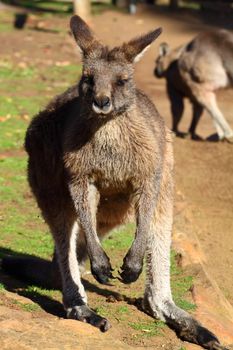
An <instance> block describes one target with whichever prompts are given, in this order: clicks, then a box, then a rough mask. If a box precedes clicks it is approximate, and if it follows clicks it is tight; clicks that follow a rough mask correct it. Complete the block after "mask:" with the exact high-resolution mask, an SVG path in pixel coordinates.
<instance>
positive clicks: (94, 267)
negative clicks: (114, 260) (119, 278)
mask: <svg viewBox="0 0 233 350" xmlns="http://www.w3.org/2000/svg"><path fill="white" fill-rule="evenodd" d="M112 271H113V269H112V266H111V264H110V261H109V258H108V256H107V255H106V254H105V253H104V254H101V255H99V257H98V258H97V259H92V261H91V273H92V275H93V276H94V277H95V279H96V280H97V281H98V282H99V283H101V284H109V279H113V278H114V277H113V275H112Z"/></svg>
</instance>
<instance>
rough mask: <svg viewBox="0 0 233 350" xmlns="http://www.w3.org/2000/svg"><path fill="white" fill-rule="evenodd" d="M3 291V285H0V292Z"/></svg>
mask: <svg viewBox="0 0 233 350" xmlns="http://www.w3.org/2000/svg"><path fill="white" fill-rule="evenodd" d="M4 290H5V286H4V284H3V283H0V292H3V291H4Z"/></svg>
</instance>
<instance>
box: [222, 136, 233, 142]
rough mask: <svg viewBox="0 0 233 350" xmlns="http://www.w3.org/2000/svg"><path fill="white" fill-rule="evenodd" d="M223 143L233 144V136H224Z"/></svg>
mask: <svg viewBox="0 0 233 350" xmlns="http://www.w3.org/2000/svg"><path fill="white" fill-rule="evenodd" d="M222 141H227V142H228V143H231V144H233V135H232V136H224V138H223V139H222Z"/></svg>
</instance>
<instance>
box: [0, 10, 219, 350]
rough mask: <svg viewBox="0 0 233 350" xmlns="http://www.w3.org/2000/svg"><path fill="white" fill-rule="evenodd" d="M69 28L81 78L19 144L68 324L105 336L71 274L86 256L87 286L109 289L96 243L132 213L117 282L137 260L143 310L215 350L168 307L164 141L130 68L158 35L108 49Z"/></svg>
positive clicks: (169, 205) (103, 323) (169, 183)
mask: <svg viewBox="0 0 233 350" xmlns="http://www.w3.org/2000/svg"><path fill="white" fill-rule="evenodd" d="M70 25H71V31H72V33H73V35H74V38H75V40H76V42H77V44H78V46H79V47H80V49H81V51H82V55H83V72H82V76H81V79H80V81H79V83H78V84H77V85H75V86H73V87H71V88H70V89H68V90H67V91H66V92H65V93H63V94H61V95H60V96H58V97H57V98H55V100H53V101H52V102H51V103H50V104H49V105H48V106H47V108H46V109H45V110H44V111H42V112H40V113H39V114H38V115H37V116H35V117H34V119H33V120H32V122H31V124H30V126H29V128H28V130H27V134H26V140H25V147H26V150H27V152H28V155H29V161H28V179H29V183H30V186H31V189H32V191H33V193H34V195H35V198H36V200H37V203H38V205H39V207H40V209H41V211H42V214H43V216H44V218H45V220H46V222H47V224H48V225H49V227H50V230H51V233H52V235H53V238H54V241H55V250H56V253H55V256H56V259H57V262H58V266H59V270H60V275H61V280H62V291H63V304H64V308H65V310H66V312H67V317H68V318H72V319H76V320H79V321H84V322H88V323H90V324H92V325H93V326H95V327H98V328H99V329H100V330H101V331H107V330H108V329H109V328H110V323H109V321H108V320H107V319H106V318H103V317H101V316H99V315H97V314H96V313H95V312H94V311H93V310H92V309H91V308H89V306H88V305H87V296H86V293H85V290H84V287H83V284H82V282H81V278H80V270H79V267H80V264H82V262H83V261H84V260H85V258H86V256H87V255H88V256H89V258H90V262H91V271H92V274H93V275H94V277H95V278H96V280H97V281H99V282H100V283H108V282H109V280H110V279H111V278H112V267H111V264H110V260H109V258H108V256H107V255H106V253H105V252H104V250H103V248H102V246H101V244H100V239H101V238H102V237H103V236H104V235H105V234H106V233H107V232H109V231H110V230H111V229H112V228H113V227H116V226H117V225H119V224H122V223H124V222H126V221H127V219H128V218H129V217H132V213H133V215H134V217H135V221H136V233H135V239H134V241H133V243H132V246H131V247H130V249H129V251H128V253H127V254H126V256H125V258H124V261H123V265H122V269H121V273H120V275H121V280H122V282H124V283H131V282H134V281H135V280H136V279H137V278H138V276H139V275H140V273H141V271H142V267H143V258H144V256H145V254H146V259H147V281H146V287H145V292H144V298H143V302H142V308H143V310H144V311H145V312H147V313H149V314H150V315H151V316H152V317H154V318H158V319H162V320H164V321H165V322H167V324H168V325H170V326H171V327H172V328H173V329H175V331H176V332H177V334H178V335H179V336H180V337H182V338H183V339H185V340H188V341H190V342H194V343H197V344H200V345H202V346H205V347H206V348H207V349H213V348H214V346H215V348H218V349H220V348H221V346H220V345H219V342H218V339H217V338H216V337H215V335H214V334H212V333H211V332H210V331H209V330H208V329H206V328H204V327H202V326H201V325H200V323H198V322H197V321H196V320H195V319H194V318H193V317H192V316H191V315H189V314H188V313H187V312H185V311H183V310H182V309H180V308H179V307H177V306H176V305H175V303H174V301H173V299H172V294H171V288H170V245H171V230H172V217H173V150H172V137H171V132H170V131H169V130H168V128H167V127H166V126H165V123H164V120H163V119H162V118H161V116H160V115H159V113H158V112H157V110H156V108H155V106H154V105H153V103H152V102H151V101H150V100H149V98H148V97H147V96H146V95H145V94H144V93H143V92H142V91H140V90H138V89H137V88H136V87H135V83H134V80H133V73H134V62H135V61H137V60H138V59H140V57H141V56H142V54H143V52H144V51H145V50H146V49H147V48H148V47H149V46H150V44H151V43H152V42H153V41H154V40H155V39H156V38H157V37H158V35H159V34H160V33H161V29H156V30H154V31H151V32H149V33H147V34H145V35H142V36H140V37H137V38H135V39H133V40H131V41H129V42H128V43H124V44H122V45H121V46H119V47H115V48H113V49H109V48H108V47H106V46H103V45H102V44H101V43H100V42H99V41H98V40H97V39H96V38H95V36H94V34H93V33H92V31H91V29H90V28H89V27H88V25H87V24H86V23H85V22H84V21H83V20H82V19H81V18H80V17H78V16H73V17H72V18H71V24H70ZM28 261H29V260H28ZM28 261H26V262H25V261H21V262H22V263H20V262H19V260H18V262H17V261H14V260H7V259H5V260H4V261H3V266H4V267H5V269H6V270H7V269H8V270H11V271H12V270H13V266H14V269H15V271H16V273H19V274H20V271H19V270H20V268H21V267H23V268H25V267H26V265H30V266H33V265H31V264H29V263H28ZM39 262H40V261H37V263H38V264H39ZM38 264H37V266H38ZM7 266H8V267H7ZM46 267H47V265H44V266H43V269H42V271H43V272H44V271H45V270H46ZM29 270H30V268H29ZM22 275H23V273H22V274H21V276H22Z"/></svg>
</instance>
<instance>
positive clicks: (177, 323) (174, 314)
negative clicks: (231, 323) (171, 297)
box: [142, 297, 227, 350]
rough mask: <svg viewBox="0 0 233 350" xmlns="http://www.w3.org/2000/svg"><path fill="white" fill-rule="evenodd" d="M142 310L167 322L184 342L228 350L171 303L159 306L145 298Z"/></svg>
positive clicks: (217, 349)
mask: <svg viewBox="0 0 233 350" xmlns="http://www.w3.org/2000/svg"><path fill="white" fill-rule="evenodd" d="M142 308H143V310H144V311H145V312H146V313H148V314H149V315H151V316H153V317H154V318H157V319H158V318H159V319H162V320H163V321H165V322H166V323H167V325H168V326H169V327H171V328H172V329H174V331H175V332H176V334H177V336H178V337H179V338H181V339H182V340H185V341H188V342H191V343H195V344H198V345H200V346H202V347H203V348H205V349H209V350H220V349H221V350H227V348H226V347H224V346H222V345H221V344H220V343H219V340H218V338H217V337H216V336H215V335H214V334H213V333H212V332H211V331H209V330H208V329H207V328H205V327H203V326H202V325H201V324H200V323H199V322H198V321H196V320H195V319H194V318H193V317H192V316H191V315H189V314H188V313H187V312H185V311H184V310H182V309H180V308H178V307H177V306H176V305H175V304H174V303H173V302H171V301H167V302H163V303H160V305H159V306H158V305H156V304H155V303H154V302H153V300H152V299H151V298H150V297H149V298H147V297H145V298H144V300H143V302H142Z"/></svg>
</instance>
